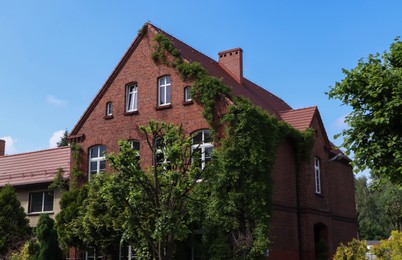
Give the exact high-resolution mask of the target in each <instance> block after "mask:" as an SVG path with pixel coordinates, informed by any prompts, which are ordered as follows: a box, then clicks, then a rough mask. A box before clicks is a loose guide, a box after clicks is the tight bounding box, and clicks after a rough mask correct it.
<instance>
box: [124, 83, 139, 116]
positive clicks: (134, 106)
mask: <svg viewBox="0 0 402 260" xmlns="http://www.w3.org/2000/svg"><path fill="white" fill-rule="evenodd" d="M137 110H138V86H137V84H136V83H131V84H128V85H127V86H126V112H134V111H137Z"/></svg>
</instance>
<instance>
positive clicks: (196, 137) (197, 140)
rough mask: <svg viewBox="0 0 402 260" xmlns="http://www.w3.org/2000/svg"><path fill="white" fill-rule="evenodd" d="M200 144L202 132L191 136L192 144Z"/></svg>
mask: <svg viewBox="0 0 402 260" xmlns="http://www.w3.org/2000/svg"><path fill="white" fill-rule="evenodd" d="M201 143H202V131H200V132H197V133H196V134H195V135H194V136H193V144H201Z"/></svg>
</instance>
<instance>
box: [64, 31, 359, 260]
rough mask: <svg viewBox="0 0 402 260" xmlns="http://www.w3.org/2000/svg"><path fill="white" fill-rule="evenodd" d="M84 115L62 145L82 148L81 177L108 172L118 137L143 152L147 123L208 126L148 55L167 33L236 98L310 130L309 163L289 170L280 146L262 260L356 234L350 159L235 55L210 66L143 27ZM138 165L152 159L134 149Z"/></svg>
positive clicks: (307, 255)
mask: <svg viewBox="0 0 402 260" xmlns="http://www.w3.org/2000/svg"><path fill="white" fill-rule="evenodd" d="M141 32H142V33H140V34H139V35H138V36H137V38H136V39H135V40H134V42H133V43H132V45H131V46H130V47H129V49H128V50H127V52H126V53H125V54H124V56H123V57H122V59H121V60H120V62H119V63H118V64H117V66H116V68H115V70H114V71H113V72H112V73H111V75H110V76H109V78H108V79H107V80H106V82H105V84H104V85H103V86H102V88H101V89H100V90H99V92H98V93H97V95H96V96H95V98H94V99H93V101H92V102H91V104H90V105H89V107H88V108H87V110H86V111H85V112H84V114H83V115H82V117H81V118H80V119H79V121H78V123H77V124H76V125H75V127H74V129H73V130H72V131H71V134H70V136H69V140H70V141H71V142H75V143H78V144H79V145H80V146H81V147H82V149H83V164H82V167H83V169H82V170H83V172H85V173H86V174H87V176H88V179H90V176H91V175H92V174H96V173H97V172H99V171H103V170H105V169H106V170H108V166H107V165H106V162H105V159H104V156H103V153H104V152H107V153H110V152H117V151H118V150H119V148H118V144H117V141H118V140H132V141H133V143H134V144H135V145H137V146H139V147H145V146H146V144H145V140H142V139H141V135H140V133H139V131H138V126H142V125H146V124H147V123H148V122H149V120H150V119H153V120H157V121H167V122H171V123H174V124H181V125H182V126H183V128H184V131H185V132H186V133H187V134H189V135H190V134H194V133H197V132H198V133H199V132H202V131H203V130H205V129H208V128H209V125H208V123H207V121H206V120H205V119H204V118H203V116H202V114H201V113H202V110H203V109H202V107H201V106H200V105H198V104H197V103H195V102H193V101H191V97H189V95H188V87H189V86H190V85H189V84H188V83H185V82H183V81H182V80H181V78H180V75H179V74H178V73H177V72H176V71H175V69H173V68H170V67H167V66H165V65H157V64H155V63H154V62H153V60H152V58H151V56H152V52H153V46H154V45H155V42H154V41H153V38H154V37H155V35H157V34H158V33H163V34H165V35H166V36H168V37H169V38H170V39H171V41H172V42H173V45H174V46H175V47H176V48H177V49H178V50H179V51H180V53H181V56H182V57H183V59H184V60H185V62H193V61H196V62H199V63H200V64H201V65H202V66H203V67H204V68H205V69H206V70H207V71H208V73H209V74H210V75H212V76H216V77H218V78H222V79H223V80H224V83H225V84H226V85H228V86H230V87H231V88H232V93H233V94H234V95H236V96H243V97H246V98H248V99H250V100H251V102H253V103H254V104H255V105H257V106H260V107H262V108H263V109H265V110H266V111H267V112H268V113H270V114H272V115H274V116H276V117H277V118H278V119H280V120H283V121H285V122H287V123H289V124H290V125H292V126H293V127H294V128H296V129H298V130H300V131H304V130H306V129H307V128H313V129H314V130H315V133H316V135H315V145H314V148H313V151H312V156H311V158H310V160H309V161H308V162H306V163H304V164H302V165H301V167H297V166H296V159H295V150H294V146H293V144H292V142H291V141H290V140H285V141H283V142H282V143H281V144H280V146H279V148H278V153H277V159H276V163H275V166H274V169H273V172H272V177H273V180H274V195H273V204H274V213H273V219H272V230H271V241H272V246H271V249H270V252H269V257H268V258H269V259H314V258H315V251H316V245H317V244H318V243H319V242H320V241H321V243H325V245H326V247H327V248H328V251H329V256H331V255H333V254H334V252H335V250H336V247H337V245H338V244H339V243H340V242H347V241H350V240H351V239H352V238H354V237H356V236H357V230H358V226H357V219H356V209H355V202H354V178H353V173H352V168H351V166H350V165H349V162H350V160H349V159H348V158H347V157H346V156H344V155H343V153H342V152H341V151H339V150H336V149H334V148H333V145H332V144H331V142H330V141H329V140H328V137H327V135H326V132H325V128H324V126H323V123H322V120H321V117H320V113H319V111H318V108H317V107H309V108H303V109H296V110H294V109H292V108H291V107H290V106H289V105H288V104H286V103H285V102H284V101H283V100H281V99H280V98H278V97H277V96H275V95H273V94H272V93H270V92H268V91H266V90H265V89H263V88H261V87H260V86H258V85H256V84H254V83H253V82H251V81H249V80H248V79H246V78H244V77H243V64H242V59H243V58H242V55H243V53H242V50H241V49H240V48H237V49H232V50H228V51H223V52H219V54H218V56H219V59H218V61H215V60H213V59H211V58H209V57H207V56H205V55H204V54H202V53H200V52H199V51H197V50H195V49H193V48H192V47H190V46H188V45H186V44H185V43H183V42H181V41H180V40H178V39H176V38H174V37H173V36H171V35H169V34H167V33H166V32H164V31H162V30H161V29H159V28H157V27H155V26H154V25H152V24H149V23H147V24H146V25H145V26H144V28H143V29H142V30H141ZM141 159H142V161H143V164H145V165H150V164H151V154H150V152H149V151H148V150H144V151H142V150H141Z"/></svg>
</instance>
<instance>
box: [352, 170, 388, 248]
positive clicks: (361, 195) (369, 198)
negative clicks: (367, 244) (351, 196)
mask: <svg viewBox="0 0 402 260" xmlns="http://www.w3.org/2000/svg"><path fill="white" fill-rule="evenodd" d="M381 195H382V192H381V190H379V189H373V188H372V187H370V185H369V183H368V181H367V178H366V177H361V178H357V179H356V180H355V199H356V209H357V213H358V217H357V219H358V222H359V228H360V229H359V234H360V238H361V239H365V240H379V239H384V238H386V237H387V236H388V234H389V232H391V230H392V227H391V226H390V224H389V221H388V220H387V219H386V218H385V215H384V211H383V209H382V204H381V199H380V198H381Z"/></svg>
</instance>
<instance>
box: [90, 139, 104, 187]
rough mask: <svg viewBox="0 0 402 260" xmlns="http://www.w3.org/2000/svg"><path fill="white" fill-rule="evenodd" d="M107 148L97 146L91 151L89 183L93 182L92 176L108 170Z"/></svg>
mask: <svg viewBox="0 0 402 260" xmlns="http://www.w3.org/2000/svg"><path fill="white" fill-rule="evenodd" d="M105 155H106V146H104V145H97V146H93V147H92V148H90V149H89V174H88V181H90V180H91V175H93V174H97V173H99V172H103V171H105V169H106V157H105Z"/></svg>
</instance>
